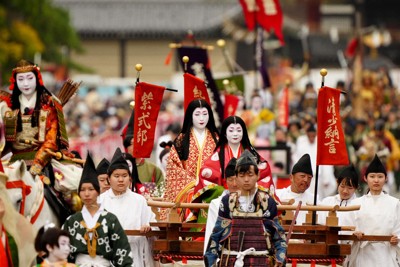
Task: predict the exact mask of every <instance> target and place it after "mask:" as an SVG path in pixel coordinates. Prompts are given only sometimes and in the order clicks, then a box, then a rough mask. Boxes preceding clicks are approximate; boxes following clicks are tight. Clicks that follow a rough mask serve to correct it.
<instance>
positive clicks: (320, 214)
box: [318, 193, 357, 226]
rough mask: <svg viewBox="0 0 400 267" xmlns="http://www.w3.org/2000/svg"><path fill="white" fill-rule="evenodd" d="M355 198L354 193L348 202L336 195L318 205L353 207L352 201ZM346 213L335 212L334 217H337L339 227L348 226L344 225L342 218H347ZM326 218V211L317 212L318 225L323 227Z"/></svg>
mask: <svg viewBox="0 0 400 267" xmlns="http://www.w3.org/2000/svg"><path fill="white" fill-rule="evenodd" d="M356 198H357V196H356V194H355V193H354V194H353V195H352V196H351V198H349V199H348V200H342V199H341V198H340V195H339V194H336V195H334V196H330V197H326V198H324V199H323V200H322V201H321V203H319V205H322V206H336V205H338V206H340V207H347V206H353V205H354V204H353V200H354V199H356ZM346 213H347V212H345V211H337V212H336V216H337V217H338V224H339V226H348V225H345V224H344V223H345V222H344V221H345V219H344V218H345V217H346V216H347V215H346ZM326 216H328V212H327V211H319V212H318V223H319V224H323V225H325V224H326Z"/></svg>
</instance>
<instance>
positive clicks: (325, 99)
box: [317, 86, 349, 165]
mask: <svg viewBox="0 0 400 267" xmlns="http://www.w3.org/2000/svg"><path fill="white" fill-rule="evenodd" d="M339 98H340V90H337V89H334V88H330V87H326V86H324V87H322V88H321V89H320V90H319V93H318V113H317V114H318V115H317V122H318V123H317V126H318V130H317V134H318V144H317V165H348V164H349V156H348V154H347V148H346V142H345V139H344V133H343V128H342V122H341V118H340V110H339V108H340V104H339V103H340V102H339Z"/></svg>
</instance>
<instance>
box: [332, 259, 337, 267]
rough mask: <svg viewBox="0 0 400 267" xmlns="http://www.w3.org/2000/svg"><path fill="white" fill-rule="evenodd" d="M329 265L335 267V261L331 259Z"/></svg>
mask: <svg viewBox="0 0 400 267" xmlns="http://www.w3.org/2000/svg"><path fill="white" fill-rule="evenodd" d="M331 264H332V267H336V260H335V259H331Z"/></svg>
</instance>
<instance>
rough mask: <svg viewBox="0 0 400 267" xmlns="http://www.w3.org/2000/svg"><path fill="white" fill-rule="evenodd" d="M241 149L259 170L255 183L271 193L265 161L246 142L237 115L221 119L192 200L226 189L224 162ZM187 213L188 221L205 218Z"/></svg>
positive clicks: (210, 197)
mask: <svg viewBox="0 0 400 267" xmlns="http://www.w3.org/2000/svg"><path fill="white" fill-rule="evenodd" d="M244 150H249V151H250V152H251V153H252V154H253V155H254V156H255V157H256V158H257V161H258V162H257V163H258V164H259V167H258V168H259V171H260V179H259V181H258V185H260V186H263V187H264V188H266V189H267V190H272V195H274V192H275V189H274V187H273V181H272V175H271V168H270V166H269V164H268V162H267V161H266V160H265V159H263V158H262V157H261V156H260V155H259V154H258V153H257V151H256V150H255V148H254V147H253V146H252V144H251V143H250V140H249V136H248V133H247V128H246V125H245V123H244V121H243V120H242V119H241V118H240V117H238V116H230V117H228V118H226V119H225V120H224V121H223V122H222V127H221V135H220V138H219V140H218V143H217V147H216V148H215V151H214V153H213V155H212V156H211V157H210V158H208V159H207V160H206V162H205V163H204V164H203V166H202V167H201V169H200V174H199V182H198V183H197V184H196V186H195V189H194V194H193V199H192V202H207V203H209V202H210V201H211V200H212V199H214V198H216V197H218V196H219V195H221V194H222V193H223V191H224V190H225V188H227V186H226V175H225V168H226V166H227V165H228V162H229V161H230V160H231V159H232V158H236V159H237V158H239V157H240V155H241V154H242V152H243V151H244ZM271 186H272V187H271ZM193 213H194V212H193ZM199 214H200V213H199ZM191 215H192V216H190V220H193V221H195V220H197V222H203V221H205V220H206V218H200V217H197V215H195V214H191Z"/></svg>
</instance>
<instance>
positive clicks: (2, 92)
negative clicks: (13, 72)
mask: <svg viewBox="0 0 400 267" xmlns="http://www.w3.org/2000/svg"><path fill="white" fill-rule="evenodd" d="M0 97H11V94H10V93H9V92H6V91H3V90H0Z"/></svg>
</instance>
